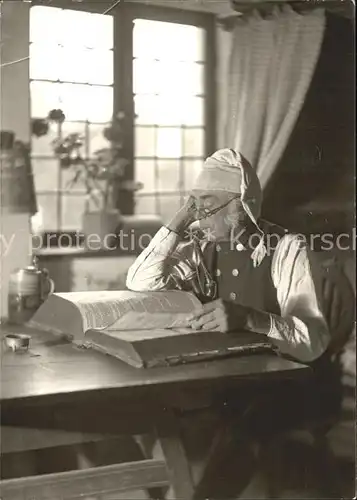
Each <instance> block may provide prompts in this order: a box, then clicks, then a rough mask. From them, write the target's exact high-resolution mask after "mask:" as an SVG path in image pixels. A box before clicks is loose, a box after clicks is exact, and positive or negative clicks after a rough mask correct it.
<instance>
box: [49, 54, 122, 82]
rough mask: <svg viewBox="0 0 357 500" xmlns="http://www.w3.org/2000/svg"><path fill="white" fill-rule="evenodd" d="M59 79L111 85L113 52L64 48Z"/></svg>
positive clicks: (61, 55)
mask: <svg viewBox="0 0 357 500" xmlns="http://www.w3.org/2000/svg"><path fill="white" fill-rule="evenodd" d="M57 65H58V66H59V68H60V70H59V79H60V80H62V81H65V82H73V83H90V84H93V85H95V84H98V85H111V84H112V83H113V52H112V51H111V50H93V49H86V48H83V49H82V48H75V49H73V48H69V47H66V48H63V49H61V52H60V63H59V64H58V62H57Z"/></svg>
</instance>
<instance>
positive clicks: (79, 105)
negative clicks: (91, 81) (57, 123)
mask: <svg viewBox="0 0 357 500" xmlns="http://www.w3.org/2000/svg"><path fill="white" fill-rule="evenodd" d="M61 93H62V102H63V104H62V110H63V112H64V114H65V115H66V117H67V118H68V119H69V120H89V121H91V122H108V121H110V119H111V117H112V114H113V89H112V87H96V86H90V85H80V84H71V83H63V84H61Z"/></svg>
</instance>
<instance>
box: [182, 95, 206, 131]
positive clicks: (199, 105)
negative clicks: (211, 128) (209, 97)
mask: <svg viewBox="0 0 357 500" xmlns="http://www.w3.org/2000/svg"><path fill="white" fill-rule="evenodd" d="M182 109H183V118H182V122H183V124H184V125H190V126H194V125H196V126H197V125H198V126H199V125H201V126H202V125H204V99H203V98H202V97H192V98H185V100H184V101H183V100H182Z"/></svg>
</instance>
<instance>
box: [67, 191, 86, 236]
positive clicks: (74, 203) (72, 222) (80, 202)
mask: <svg viewBox="0 0 357 500" xmlns="http://www.w3.org/2000/svg"><path fill="white" fill-rule="evenodd" d="M85 202H86V197H85V196H81V195H69V196H66V195H63V196H62V228H63V229H67V230H71V229H72V230H78V229H79V230H80V229H81V228H82V216H83V212H84V208H85Z"/></svg>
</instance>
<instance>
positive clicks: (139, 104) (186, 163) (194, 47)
mask: <svg viewBox="0 0 357 500" xmlns="http://www.w3.org/2000/svg"><path fill="white" fill-rule="evenodd" d="M148 40H150V43H148ZM204 42H205V32H204V30H203V29H202V28H199V27H196V26H190V25H182V24H177V23H176V24H175V23H170V22H162V21H152V20H147V19H136V20H135V21H134V30H133V92H134V102H135V177H136V179H137V180H139V181H141V182H143V184H144V187H143V189H142V190H141V191H139V192H138V193H137V195H136V212H137V213H158V214H160V215H162V216H165V217H169V216H170V215H173V214H174V213H175V212H176V211H177V210H178V208H179V207H180V206H181V204H182V203H183V201H184V198H185V195H186V193H187V191H189V189H190V188H191V185H192V180H193V179H194V177H195V175H196V174H197V170H198V168H199V167H200V165H201V164H202V160H203V158H204V156H205V142H204V135H205V128H204V124H205V113H204V108H205V80H204V75H205V49H204V47H205V43H204Z"/></svg>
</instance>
